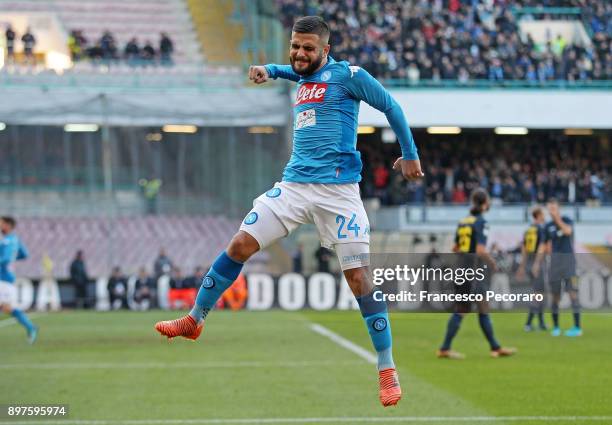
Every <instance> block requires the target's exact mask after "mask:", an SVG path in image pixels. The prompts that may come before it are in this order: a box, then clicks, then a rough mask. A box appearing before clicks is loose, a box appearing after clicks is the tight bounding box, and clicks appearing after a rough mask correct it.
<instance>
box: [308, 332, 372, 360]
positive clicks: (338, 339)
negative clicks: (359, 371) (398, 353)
mask: <svg viewBox="0 0 612 425" xmlns="http://www.w3.org/2000/svg"><path fill="white" fill-rule="evenodd" d="M310 329H311V330H312V331H314V332H316V333H318V334H319V335H323V336H324V337H326V338H329V339H330V340H331V341H332V342H334V343H336V344H338V345H339V346H341V347H343V348H346V349H347V350H349V351H352V352H353V353H355V354H357V355H358V356H359V357H361V358H362V359H364V360H365V361H366V362H368V363H372V364H377V363H378V358H377V357H376V355H375V354H374V353H372V352H371V351H368V350H366V349H365V348H363V347H360V346H359V345H357V344H355V343H354V342H351V341H349V340H348V339H346V338H344V337H342V336H340V335H338V334H337V333H335V332H333V331H331V330H329V329H327V328H326V327H325V326H321V325H319V324H318V323H311V324H310Z"/></svg>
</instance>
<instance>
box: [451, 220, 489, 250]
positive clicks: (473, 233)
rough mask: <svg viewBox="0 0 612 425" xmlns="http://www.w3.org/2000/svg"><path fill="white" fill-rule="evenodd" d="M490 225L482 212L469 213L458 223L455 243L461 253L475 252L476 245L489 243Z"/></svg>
mask: <svg viewBox="0 0 612 425" xmlns="http://www.w3.org/2000/svg"><path fill="white" fill-rule="evenodd" d="M488 230H489V226H488V225H487V221H486V220H485V219H484V218H483V217H482V215H480V214H475V215H469V216H467V217H465V218H463V219H461V221H459V224H458V225H457V231H456V233H455V244H456V245H457V248H458V251H459V252H461V253H466V254H467V253H475V252H476V245H478V244H482V245H486V244H487V234H488Z"/></svg>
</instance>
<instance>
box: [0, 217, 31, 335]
mask: <svg viewBox="0 0 612 425" xmlns="http://www.w3.org/2000/svg"><path fill="white" fill-rule="evenodd" d="M16 224H17V223H16V221H15V219H14V218H13V217H0V232H1V238H2V239H0V308H2V311H3V312H5V313H7V314H11V315H12V316H13V317H14V318H15V320H17V321H18V322H19V323H20V324H21V325H22V326H23V327H24V328H26V331H27V332H28V341H29V342H30V344H33V343H34V341H36V337H37V336H38V328H37V327H36V326H34V325H33V324H32V322H30V319H29V318H28V316H27V315H26V314H25V313H24V312H23V311H21V310H19V309H18V308H16V307H15V304H16V301H17V300H16V297H17V293H16V291H15V289H16V288H15V273H14V272H13V263H14V262H15V261H17V260H24V259H26V258H27V257H28V250H27V249H26V247H25V246H24V245H23V244H22V243H21V241H20V240H19V238H18V237H17V235H15V233H13V231H14V230H15V226H16Z"/></svg>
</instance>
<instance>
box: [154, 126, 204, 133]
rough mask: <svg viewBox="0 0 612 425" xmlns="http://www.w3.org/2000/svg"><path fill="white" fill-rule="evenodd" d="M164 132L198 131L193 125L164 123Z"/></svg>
mask: <svg viewBox="0 0 612 425" xmlns="http://www.w3.org/2000/svg"><path fill="white" fill-rule="evenodd" d="M162 131H163V132H164V133H189V134H193V133H196V132H197V131H198V127H196V126H195V125H183V124H166V125H165V126H163V127H162Z"/></svg>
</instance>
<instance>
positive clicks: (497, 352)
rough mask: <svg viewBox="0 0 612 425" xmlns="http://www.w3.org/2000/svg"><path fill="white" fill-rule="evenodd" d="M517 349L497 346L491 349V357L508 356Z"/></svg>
mask: <svg viewBox="0 0 612 425" xmlns="http://www.w3.org/2000/svg"><path fill="white" fill-rule="evenodd" d="M517 351H518V350H517V349H516V348H514V347H508V348H502V347H500V348H498V349H497V350H491V357H493V358H494V359H498V358H500V357H510V356H513V355H515V354H516V352H517Z"/></svg>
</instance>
